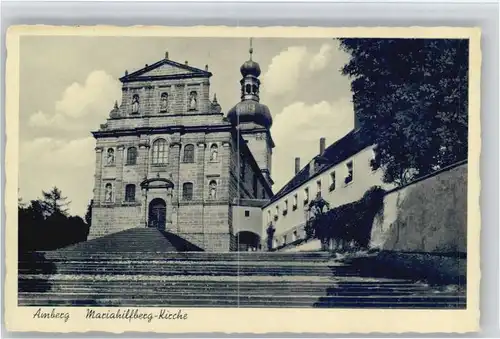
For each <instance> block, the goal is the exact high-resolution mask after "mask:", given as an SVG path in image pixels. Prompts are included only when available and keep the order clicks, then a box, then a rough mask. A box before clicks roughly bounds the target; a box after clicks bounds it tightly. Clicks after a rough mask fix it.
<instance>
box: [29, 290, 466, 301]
mask: <svg viewBox="0 0 500 339" xmlns="http://www.w3.org/2000/svg"><path fill="white" fill-rule="evenodd" d="M20 297H28V298H30V299H38V298H39V299H48V300H72V299H82V298H83V299H88V298H94V299H107V298H119V297H125V298H127V299H138V300H148V299H153V300H172V299H185V300H271V299H272V300H274V301H280V300H304V301H309V300H314V301H319V302H332V301H342V302H348V301H349V302H357V301H358V300H370V301H372V302H379V301H382V302H388V301H391V302H394V301H397V302H399V301H401V302H410V301H418V302H423V301H428V302H434V301H435V302H445V301H446V302H447V301H449V300H452V301H461V300H465V296H456V295H453V296H450V295H440V294H438V295H367V296H358V295H354V296H344V295H341V296H336V295H331V296H325V295H322V294H318V295H298V294H289V295H273V294H268V293H267V292H266V291H263V292H262V293H261V294H258V295H243V294H238V293H236V294H229V293H222V292H220V291H219V293H218V294H217V293H214V294H206V293H197V294H185V293H184V294H171V293H150V294H142V293H136V294H132V295H123V294H122V293H120V292H119V291H116V292H115V293H103V294H88V293H81V294H76V293H50V292H45V293H31V292H30V293H20Z"/></svg>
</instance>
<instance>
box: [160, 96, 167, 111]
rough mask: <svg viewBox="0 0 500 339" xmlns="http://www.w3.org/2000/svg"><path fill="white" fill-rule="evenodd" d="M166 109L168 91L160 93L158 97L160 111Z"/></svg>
mask: <svg viewBox="0 0 500 339" xmlns="http://www.w3.org/2000/svg"><path fill="white" fill-rule="evenodd" d="M167 111H168V93H162V94H161V99H160V112H167Z"/></svg>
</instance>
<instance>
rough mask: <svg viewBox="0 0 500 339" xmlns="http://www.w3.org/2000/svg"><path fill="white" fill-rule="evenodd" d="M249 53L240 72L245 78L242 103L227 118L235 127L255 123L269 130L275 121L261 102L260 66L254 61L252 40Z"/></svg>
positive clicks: (232, 109) (243, 79)
mask: <svg viewBox="0 0 500 339" xmlns="http://www.w3.org/2000/svg"><path fill="white" fill-rule="evenodd" d="M249 52H250V59H249V60H247V61H245V62H244V63H243V65H241V67H240V72H241V75H242V76H243V78H242V79H241V80H240V84H241V101H240V102H239V103H237V104H236V106H234V107H233V108H231V109H230V110H229V112H228V114H227V117H228V119H229V121H231V123H232V124H233V125H235V126H238V125H240V124H246V123H254V124H257V125H259V126H262V127H265V128H266V129H269V128H270V127H271V125H272V124H273V119H272V117H271V113H270V112H269V108H268V107H267V106H266V105H264V104H261V103H260V102H259V101H260V98H259V89H260V80H259V76H260V66H259V64H258V63H256V62H255V61H253V60H252V54H253V48H252V40H250V51H249Z"/></svg>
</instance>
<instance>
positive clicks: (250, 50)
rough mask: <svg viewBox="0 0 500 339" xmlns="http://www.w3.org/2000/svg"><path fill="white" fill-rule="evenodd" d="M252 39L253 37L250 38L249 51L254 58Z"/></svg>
mask: <svg viewBox="0 0 500 339" xmlns="http://www.w3.org/2000/svg"><path fill="white" fill-rule="evenodd" d="M252 40H253V38H250V49H249V50H248V52H249V53H250V60H252V54H253V47H252Z"/></svg>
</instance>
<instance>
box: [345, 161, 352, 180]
mask: <svg viewBox="0 0 500 339" xmlns="http://www.w3.org/2000/svg"><path fill="white" fill-rule="evenodd" d="M346 167H347V176H346V178H345V180H344V183H345V184H346V185H347V184H349V183H351V182H352V180H353V163H352V160H351V161H349V162H348V163H346Z"/></svg>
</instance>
